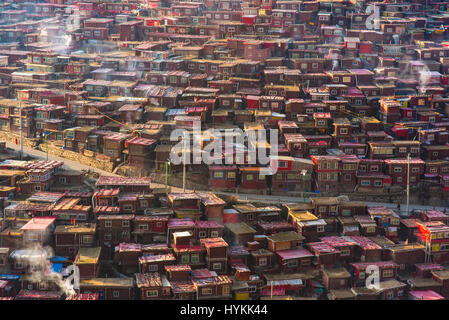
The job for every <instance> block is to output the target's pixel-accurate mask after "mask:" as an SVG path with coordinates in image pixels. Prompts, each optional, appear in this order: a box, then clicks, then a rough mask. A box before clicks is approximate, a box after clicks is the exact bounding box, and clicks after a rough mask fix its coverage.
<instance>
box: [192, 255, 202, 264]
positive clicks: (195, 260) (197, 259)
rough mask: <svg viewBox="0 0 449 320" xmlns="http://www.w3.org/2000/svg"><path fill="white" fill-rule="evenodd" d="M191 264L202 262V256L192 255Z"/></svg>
mask: <svg viewBox="0 0 449 320" xmlns="http://www.w3.org/2000/svg"><path fill="white" fill-rule="evenodd" d="M190 262H191V263H198V262H200V255H199V254H192V255H191V256H190Z"/></svg>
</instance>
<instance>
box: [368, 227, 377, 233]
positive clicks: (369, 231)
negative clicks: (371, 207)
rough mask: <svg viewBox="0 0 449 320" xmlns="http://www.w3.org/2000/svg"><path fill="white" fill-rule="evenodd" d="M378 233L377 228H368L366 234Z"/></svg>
mask: <svg viewBox="0 0 449 320" xmlns="http://www.w3.org/2000/svg"><path fill="white" fill-rule="evenodd" d="M375 232H376V227H367V228H366V233H375Z"/></svg>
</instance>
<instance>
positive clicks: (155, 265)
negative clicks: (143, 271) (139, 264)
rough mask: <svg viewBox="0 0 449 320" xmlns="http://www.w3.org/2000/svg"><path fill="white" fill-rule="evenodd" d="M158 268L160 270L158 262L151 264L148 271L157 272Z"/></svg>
mask: <svg viewBox="0 0 449 320" xmlns="http://www.w3.org/2000/svg"><path fill="white" fill-rule="evenodd" d="M157 270H158V267H157V264H150V265H149V266H148V271H150V272H157Z"/></svg>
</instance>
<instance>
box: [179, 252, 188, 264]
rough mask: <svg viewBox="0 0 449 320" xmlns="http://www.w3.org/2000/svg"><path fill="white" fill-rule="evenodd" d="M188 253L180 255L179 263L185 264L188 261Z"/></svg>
mask: <svg viewBox="0 0 449 320" xmlns="http://www.w3.org/2000/svg"><path fill="white" fill-rule="evenodd" d="M189 260H190V259H189V255H188V254H183V255H181V263H184V264H187V263H189Z"/></svg>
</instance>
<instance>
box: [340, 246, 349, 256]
mask: <svg viewBox="0 0 449 320" xmlns="http://www.w3.org/2000/svg"><path fill="white" fill-rule="evenodd" d="M340 252H341V253H340V255H341V256H342V257H347V256H349V255H350V254H351V250H349V249H348V248H342V249H341V250H340Z"/></svg>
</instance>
